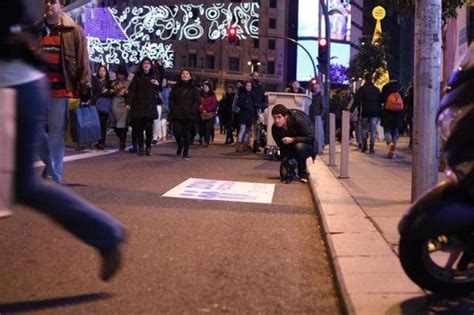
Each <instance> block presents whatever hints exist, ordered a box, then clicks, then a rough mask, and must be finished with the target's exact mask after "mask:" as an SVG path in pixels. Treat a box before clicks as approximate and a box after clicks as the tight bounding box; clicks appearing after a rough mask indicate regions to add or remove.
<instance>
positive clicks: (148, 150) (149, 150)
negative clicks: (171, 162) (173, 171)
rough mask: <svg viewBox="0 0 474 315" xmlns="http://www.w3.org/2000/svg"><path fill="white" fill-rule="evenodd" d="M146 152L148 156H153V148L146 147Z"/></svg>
mask: <svg viewBox="0 0 474 315" xmlns="http://www.w3.org/2000/svg"><path fill="white" fill-rule="evenodd" d="M145 154H146V156H152V154H151V148H146V149H145Z"/></svg>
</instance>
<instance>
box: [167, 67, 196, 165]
mask: <svg viewBox="0 0 474 315" xmlns="http://www.w3.org/2000/svg"><path fill="white" fill-rule="evenodd" d="M200 104H201V95H200V94H199V90H198V89H197V87H196V85H195V83H194V80H193V76H192V75H191V72H190V71H189V70H188V69H183V70H181V72H180V73H179V77H178V80H177V82H176V85H175V86H174V88H173V89H172V90H171V94H170V113H169V115H168V119H169V120H170V121H171V125H172V127H173V134H174V137H175V139H176V143H177V144H178V150H177V151H176V155H178V156H179V155H181V154H183V158H184V159H189V142H190V138H191V130H192V126H193V124H194V119H195V114H196V112H197V111H198V109H199V105H200Z"/></svg>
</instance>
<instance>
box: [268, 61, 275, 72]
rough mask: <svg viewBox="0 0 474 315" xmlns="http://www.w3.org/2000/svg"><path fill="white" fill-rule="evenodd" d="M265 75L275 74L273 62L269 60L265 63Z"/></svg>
mask: <svg viewBox="0 0 474 315" xmlns="http://www.w3.org/2000/svg"><path fill="white" fill-rule="evenodd" d="M267 73H268V74H275V61H273V60H269V61H268V62H267Z"/></svg>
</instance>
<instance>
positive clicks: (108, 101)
mask: <svg viewBox="0 0 474 315" xmlns="http://www.w3.org/2000/svg"><path fill="white" fill-rule="evenodd" d="M113 94H114V90H113V89H112V81H110V77H109V71H108V70H107V67H106V66H105V65H100V66H99V68H97V72H96V76H95V77H93V78H92V104H94V105H95V107H96V108H97V111H98V113H99V120H100V135H101V138H100V140H99V142H98V143H97V144H96V146H95V147H96V149H98V150H104V149H105V137H106V135H107V121H108V119H109V113H110V108H111V107H112V96H113Z"/></svg>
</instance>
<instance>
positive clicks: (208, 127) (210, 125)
mask: <svg viewBox="0 0 474 315" xmlns="http://www.w3.org/2000/svg"><path fill="white" fill-rule="evenodd" d="M204 128H205V132H204V140H205V141H206V142H205V144H206V146H207V145H209V143H210V142H211V137H212V134H211V133H214V130H213V129H214V120H213V119H209V120H206V121H205V125H204Z"/></svg>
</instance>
